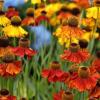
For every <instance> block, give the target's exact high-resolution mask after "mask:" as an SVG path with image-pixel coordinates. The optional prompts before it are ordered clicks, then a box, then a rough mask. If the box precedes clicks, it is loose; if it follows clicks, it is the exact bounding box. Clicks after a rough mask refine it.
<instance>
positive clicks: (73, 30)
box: [54, 17, 83, 39]
mask: <svg viewBox="0 0 100 100" xmlns="http://www.w3.org/2000/svg"><path fill="white" fill-rule="evenodd" d="M77 25H78V20H77V19H76V18H75V17H71V18H69V20H68V25H64V26H61V27H59V28H58V29H57V30H56V32H55V33H54V35H56V36H58V37H60V36H62V34H63V36H65V37H66V38H67V39H71V38H72V37H75V38H76V37H77V39H78V38H80V37H81V35H82V34H83V31H82V30H81V29H80V28H78V27H77Z"/></svg>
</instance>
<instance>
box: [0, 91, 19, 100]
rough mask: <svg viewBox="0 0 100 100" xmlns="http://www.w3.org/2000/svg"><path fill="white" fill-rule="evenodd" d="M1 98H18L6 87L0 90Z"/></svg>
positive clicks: (0, 99) (2, 99) (1, 99)
mask: <svg viewBox="0 0 100 100" xmlns="http://www.w3.org/2000/svg"><path fill="white" fill-rule="evenodd" d="M0 100H17V98H16V97H15V96H12V95H10V93H9V91H8V90H6V89H2V90H0Z"/></svg>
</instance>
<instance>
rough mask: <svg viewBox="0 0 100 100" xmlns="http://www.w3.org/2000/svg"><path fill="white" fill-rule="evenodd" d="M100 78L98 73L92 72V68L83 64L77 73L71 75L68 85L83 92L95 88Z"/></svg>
mask: <svg viewBox="0 0 100 100" xmlns="http://www.w3.org/2000/svg"><path fill="white" fill-rule="evenodd" d="M99 78H100V76H99V74H98V73H96V72H92V71H91V69H90V68H87V67H84V66H82V67H80V68H79V69H78V72H77V73H75V74H73V75H71V78H70V81H69V84H68V85H69V87H70V88H74V89H77V90H78V91H80V92H83V91H86V90H90V89H92V88H94V87H95V86H96V84H97V80H98V79H99Z"/></svg>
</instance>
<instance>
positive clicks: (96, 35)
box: [81, 26, 99, 42]
mask: <svg viewBox="0 0 100 100" xmlns="http://www.w3.org/2000/svg"><path fill="white" fill-rule="evenodd" d="M83 29H84V34H83V35H82V37H81V39H85V40H87V41H88V42H89V41H91V40H92V39H93V38H94V39H98V38H99V33H97V32H95V33H93V31H92V29H91V28H90V27H89V26H87V27H84V28H83Z"/></svg>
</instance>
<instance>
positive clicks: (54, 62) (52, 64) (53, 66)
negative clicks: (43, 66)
mask: <svg viewBox="0 0 100 100" xmlns="http://www.w3.org/2000/svg"><path fill="white" fill-rule="evenodd" d="M50 68H52V69H60V64H59V62H57V61H53V62H52V63H51V64H50Z"/></svg>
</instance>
